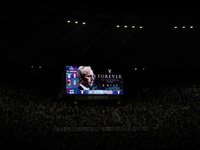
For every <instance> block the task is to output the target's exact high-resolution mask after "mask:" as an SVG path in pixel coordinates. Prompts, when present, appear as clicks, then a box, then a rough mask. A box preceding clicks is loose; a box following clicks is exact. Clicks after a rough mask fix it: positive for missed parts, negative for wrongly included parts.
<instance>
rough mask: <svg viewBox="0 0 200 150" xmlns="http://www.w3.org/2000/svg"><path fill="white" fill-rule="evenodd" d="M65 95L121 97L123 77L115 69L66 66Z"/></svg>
mask: <svg viewBox="0 0 200 150" xmlns="http://www.w3.org/2000/svg"><path fill="white" fill-rule="evenodd" d="M66 93H67V94H71V95H88V94H93V95H123V77H122V74H121V73H120V71H118V70H116V69H105V68H100V67H94V66H66Z"/></svg>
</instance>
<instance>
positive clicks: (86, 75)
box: [77, 66, 95, 90]
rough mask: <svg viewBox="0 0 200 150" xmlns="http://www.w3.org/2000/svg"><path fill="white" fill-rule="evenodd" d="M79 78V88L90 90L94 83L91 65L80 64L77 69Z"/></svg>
mask: <svg viewBox="0 0 200 150" xmlns="http://www.w3.org/2000/svg"><path fill="white" fill-rule="evenodd" d="M77 73H78V78H79V87H78V89H79V90H90V89H92V86H93V83H94V78H95V75H94V72H93V70H92V69H91V67H90V66H80V67H79V68H78V70H77Z"/></svg>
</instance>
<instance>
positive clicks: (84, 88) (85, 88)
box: [80, 84, 90, 90]
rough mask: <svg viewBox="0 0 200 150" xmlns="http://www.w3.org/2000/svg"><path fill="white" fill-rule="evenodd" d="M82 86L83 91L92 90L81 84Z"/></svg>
mask: <svg viewBox="0 0 200 150" xmlns="http://www.w3.org/2000/svg"><path fill="white" fill-rule="evenodd" d="M80 86H81V87H82V88H83V90H90V88H87V87H85V86H84V85H82V84H80Z"/></svg>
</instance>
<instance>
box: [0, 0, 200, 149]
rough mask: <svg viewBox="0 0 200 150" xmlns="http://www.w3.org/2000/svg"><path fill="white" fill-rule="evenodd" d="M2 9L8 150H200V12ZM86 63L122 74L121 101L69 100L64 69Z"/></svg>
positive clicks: (0, 124) (1, 104)
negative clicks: (111, 68)
mask: <svg viewBox="0 0 200 150" xmlns="http://www.w3.org/2000/svg"><path fill="white" fill-rule="evenodd" d="M4 3H5V5H3V6H4V8H3V9H2V10H3V16H2V26H3V27H2V28H1V36H2V37H3V38H2V40H1V45H0V72H1V73H0V114H1V115H0V149H1V150H3V149H17V148H20V149H30V150H36V149H50V150H58V149H63V150H64V149H69V150H75V149H105V150H113V149H115V150H117V149H120V150H143V149H172V148H174V149H183V148H184V149H196V150H197V149H199V148H200V134H199V133H200V126H199V119H200V115H199V114H200V113H199V112H200V70H199V68H200V59H199V57H200V55H199V48H200V42H199V40H200V39H199V38H200V37H199V35H200V28H199V25H200V22H199V21H200V20H199V19H200V18H199V17H200V16H199V14H200V13H198V12H197V10H198V9H197V10H196V9H195V8H194V9H193V11H191V12H189V11H182V10H180V11H178V10H176V11H171V12H170V11H169V10H168V11H166V12H165V11H164V9H163V11H161V12H157V11H146V12H145V11H143V9H141V10H138V9H139V8H141V7H138V8H137V7H136V6H135V5H134V6H133V5H129V6H128V4H126V5H125V4H118V5H115V7H112V9H110V6H109V5H104V4H96V3H95V4H96V7H89V6H91V5H86V4H85V5H82V4H66V5H63V3H59V2H57V3H56V2H51V1H45V2H38V3H37V2H27V1H23V0H22V1H16V2H13V3H11V2H4ZM93 5H94V4H93ZM140 6H141V5H140ZM188 7H189V5H188ZM86 8H87V9H86ZM133 8H134V10H133ZM161 8H162V7H161ZM84 23H85V24H84ZM82 63H84V64H86V65H93V64H95V65H103V67H104V66H105V67H110V66H113V67H117V68H121V70H122V72H123V77H124V95H123V99H122V100H120V101H105V100H99V99H98V100H90V101H86V100H83V101H81V100H74V97H73V96H71V97H69V96H66V95H65V93H63V92H65V89H64V88H65V83H64V82H63V71H65V70H64V69H65V68H64V67H65V65H71V64H73V65H79V64H82ZM136 68H137V69H136Z"/></svg>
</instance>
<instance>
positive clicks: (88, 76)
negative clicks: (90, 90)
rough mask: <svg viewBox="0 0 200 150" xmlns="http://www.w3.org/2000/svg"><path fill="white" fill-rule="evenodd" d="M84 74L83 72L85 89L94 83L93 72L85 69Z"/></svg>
mask: <svg viewBox="0 0 200 150" xmlns="http://www.w3.org/2000/svg"><path fill="white" fill-rule="evenodd" d="M84 72H85V76H84V77H83V84H84V85H85V86H86V87H91V86H93V82H94V73H93V71H92V70H91V69H90V68H85V70H84Z"/></svg>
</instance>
